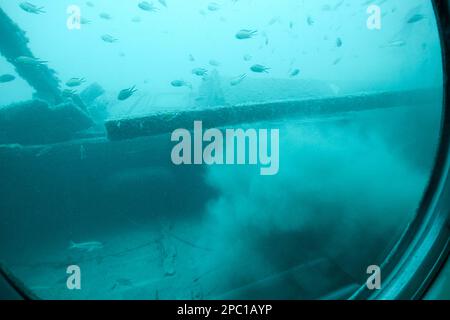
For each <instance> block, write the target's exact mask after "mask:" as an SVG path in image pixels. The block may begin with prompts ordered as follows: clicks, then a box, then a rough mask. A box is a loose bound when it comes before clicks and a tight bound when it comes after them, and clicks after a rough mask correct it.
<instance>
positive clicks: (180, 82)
mask: <svg viewBox="0 0 450 320" xmlns="http://www.w3.org/2000/svg"><path fill="white" fill-rule="evenodd" d="M170 84H171V85H172V87H175V88H181V87H188V88H191V89H192V85H191V84H190V83H188V82H186V81H183V80H173V81H172V82H171V83H170Z"/></svg>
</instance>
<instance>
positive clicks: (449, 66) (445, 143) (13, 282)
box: [0, 0, 450, 300]
mask: <svg viewBox="0 0 450 320" xmlns="http://www.w3.org/2000/svg"><path fill="white" fill-rule="evenodd" d="M432 3H433V7H434V11H435V15H436V17H437V20H438V25H439V32H440V37H441V44H442V45H441V47H442V59H443V68H444V79H443V80H444V103H443V116H442V127H441V137H440V146H439V150H438V154H437V158H436V164H435V167H434V170H433V172H432V175H431V178H430V182H429V185H428V187H427V190H426V192H425V194H424V197H423V199H422V201H421V203H420V206H419V209H418V212H417V215H416V217H415V219H414V221H412V222H411V224H410V225H409V227H408V228H407V230H406V231H405V232H404V234H403V235H402V237H401V239H400V240H399V241H398V243H397V244H396V245H395V247H394V249H393V250H392V251H391V253H390V254H389V255H388V257H387V258H386V260H385V261H384V263H383V264H382V265H381V266H380V267H381V279H382V286H381V289H379V290H369V289H368V288H367V286H366V285H365V284H364V285H363V286H361V288H360V289H359V290H358V291H357V292H356V293H355V294H354V295H353V296H352V297H351V299H355V300H375V299H377V300H409V299H420V298H423V297H424V295H425V294H426V293H427V290H428V289H429V288H430V286H431V285H432V283H433V281H434V280H435V278H436V276H437V275H438V274H439V272H440V271H441V268H442V267H443V265H444V263H445V262H446V261H447V259H448V257H449V253H450V78H449V75H450V0H432ZM449 263H450V261H449ZM0 278H3V279H4V280H6V282H7V284H8V285H9V286H10V287H11V289H13V291H15V292H17V293H18V295H19V296H20V297H21V298H22V299H37V297H35V296H33V294H32V293H31V292H29V291H28V290H27V289H26V287H25V286H24V285H23V284H21V282H20V281H19V280H18V279H16V278H15V277H14V276H13V275H12V274H10V273H8V272H7V270H6V268H5V267H4V266H2V265H0ZM12 298H13V299H14V298H15V297H12Z"/></svg>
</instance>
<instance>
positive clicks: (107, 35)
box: [101, 34, 117, 43]
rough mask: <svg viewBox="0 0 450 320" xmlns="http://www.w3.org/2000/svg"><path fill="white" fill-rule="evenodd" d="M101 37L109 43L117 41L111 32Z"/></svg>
mask: <svg viewBox="0 0 450 320" xmlns="http://www.w3.org/2000/svg"><path fill="white" fill-rule="evenodd" d="M101 39H102V40H103V41H105V42H107V43H114V42H117V39H116V38H114V37H113V36H111V35H109V34H104V35H103V36H102V37H101Z"/></svg>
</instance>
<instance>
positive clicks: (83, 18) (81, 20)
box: [80, 17, 92, 25]
mask: <svg viewBox="0 0 450 320" xmlns="http://www.w3.org/2000/svg"><path fill="white" fill-rule="evenodd" d="M91 22H92V21H91V20H89V19H87V18H85V17H81V18H80V23H81V24H82V25H87V24H91Z"/></svg>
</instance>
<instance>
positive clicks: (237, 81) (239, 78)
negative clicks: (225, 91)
mask: <svg viewBox="0 0 450 320" xmlns="http://www.w3.org/2000/svg"><path fill="white" fill-rule="evenodd" d="M245 78H247V74H246V73H243V74H241V75H239V76H237V77H236V78H234V79H232V80H231V81H230V85H231V86H233V87H234V86H237V85H238V84H240V83H241V82H242V81H244V79H245Z"/></svg>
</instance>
